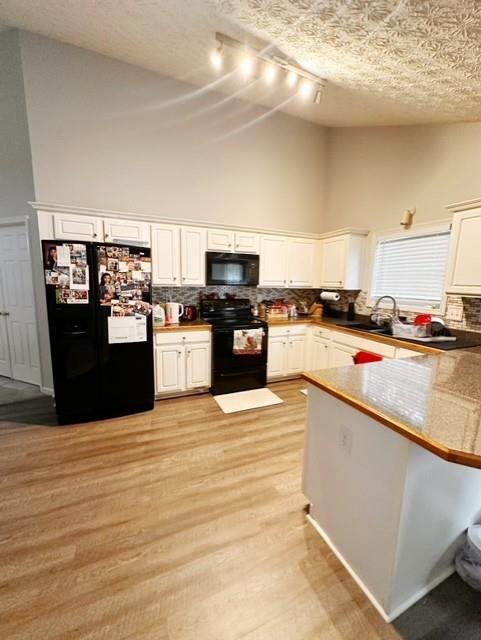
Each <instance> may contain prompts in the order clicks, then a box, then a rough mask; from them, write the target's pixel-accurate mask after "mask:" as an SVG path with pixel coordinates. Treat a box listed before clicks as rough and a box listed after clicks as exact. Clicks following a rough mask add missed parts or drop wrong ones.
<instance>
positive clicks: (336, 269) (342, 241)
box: [321, 236, 347, 288]
mask: <svg viewBox="0 0 481 640" xmlns="http://www.w3.org/2000/svg"><path fill="white" fill-rule="evenodd" d="M346 245H347V238H346V236H339V237H338V238H327V239H326V240H324V242H323V243H322V254H321V274H322V275H321V284H322V286H323V287H334V288H337V287H342V286H344V276H345V274H344V272H345V262H346Z"/></svg>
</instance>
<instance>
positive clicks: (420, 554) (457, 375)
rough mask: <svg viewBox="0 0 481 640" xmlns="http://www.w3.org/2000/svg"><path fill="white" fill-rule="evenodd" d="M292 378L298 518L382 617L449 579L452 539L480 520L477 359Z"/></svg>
mask: <svg viewBox="0 0 481 640" xmlns="http://www.w3.org/2000/svg"><path fill="white" fill-rule="evenodd" d="M303 377H304V379H305V380H306V381H307V382H308V395H309V406H308V417H307V433H306V441H305V454H304V474H303V491H304V494H305V495H306V496H307V498H308V499H309V502H310V504H311V507H310V514H309V520H310V522H311V523H312V524H313V526H314V527H315V528H316V529H317V531H318V532H319V533H320V534H321V536H322V537H323V538H324V540H325V541H326V542H327V544H328V545H329V546H330V547H331V548H332V550H333V551H334V552H335V553H336V555H337V556H338V557H339V559H340V560H341V561H342V562H343V564H344V565H345V567H346V568H347V569H348V571H349V572H350V573H351V575H352V576H353V577H354V579H355V580H356V581H357V582H358V584H359V585H360V586H361V588H362V589H363V590H364V592H365V593H366V595H367V596H368V597H369V598H370V600H371V601H372V603H373V604H374V605H375V606H376V608H377V609H378V611H379V612H380V613H381V615H382V616H383V617H384V618H385V619H386V620H387V621H391V620H394V619H395V618H396V617H397V616H398V615H400V614H401V613H402V612H403V611H405V610H406V609H407V608H409V607H410V606H411V605H412V604H414V603H415V602H416V601H417V600H419V599H420V598H421V597H422V596H423V595H425V594H426V593H427V592H429V591H430V590H431V589H433V588H434V587H435V586H436V585H437V584H439V583H440V582H442V581H443V580H444V579H445V578H446V577H448V576H449V575H450V574H451V572H452V571H453V557H454V553H455V551H456V549H457V548H458V546H459V544H460V540H461V535H462V533H463V532H464V531H465V529H466V528H467V527H468V526H469V525H470V524H472V523H473V522H476V521H477V519H478V518H479V516H480V515H481V433H480V423H481V356H480V355H478V354H475V353H470V352H468V351H462V350H460V351H456V352H450V353H445V354H442V355H437V356H418V357H414V358H406V359H403V360H384V361H382V362H375V363H371V364H365V365H361V366H355V367H354V366H350V367H341V368H337V369H327V370H322V371H314V372H308V373H304V374H303ZM473 467H474V468H473Z"/></svg>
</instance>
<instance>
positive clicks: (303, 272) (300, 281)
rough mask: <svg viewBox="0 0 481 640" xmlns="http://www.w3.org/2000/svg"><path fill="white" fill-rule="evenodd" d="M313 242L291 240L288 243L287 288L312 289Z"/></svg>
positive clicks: (299, 239) (300, 239)
mask: <svg viewBox="0 0 481 640" xmlns="http://www.w3.org/2000/svg"><path fill="white" fill-rule="evenodd" d="M315 248H316V241H315V240H303V239H302V238H293V239H292V240H290V241H289V286H290V287H302V288H307V287H312V285H313V278H314V258H315Z"/></svg>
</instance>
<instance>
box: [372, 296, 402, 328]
mask: <svg viewBox="0 0 481 640" xmlns="http://www.w3.org/2000/svg"><path fill="white" fill-rule="evenodd" d="M385 298H387V299H388V300H392V315H391V322H392V321H393V320H394V318H397V303H396V300H395V299H394V298H393V297H392V296H381V297H380V298H378V299H377V300H376V302H375V303H374V306H373V308H372V311H371V322H374V323H375V324H377V325H379V326H381V324H382V320H381V314H380V313H379V312H378V309H379V303H380V302H381V300H384V299H385Z"/></svg>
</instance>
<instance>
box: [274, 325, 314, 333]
mask: <svg viewBox="0 0 481 640" xmlns="http://www.w3.org/2000/svg"><path fill="white" fill-rule="evenodd" d="M305 333H306V325H305V324H290V325H282V326H281V327H273V326H272V325H269V335H270V336H303V335H305Z"/></svg>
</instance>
